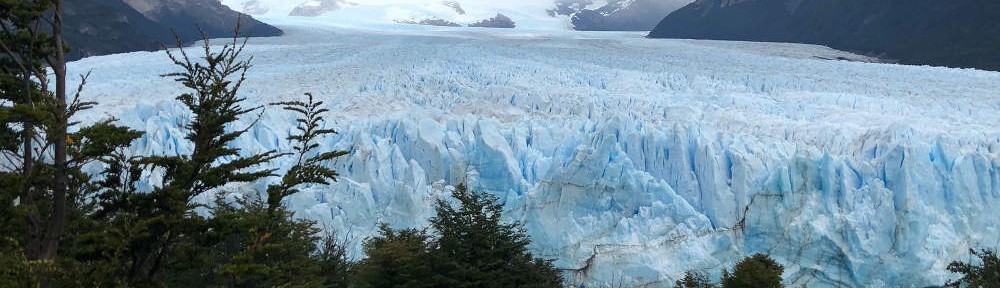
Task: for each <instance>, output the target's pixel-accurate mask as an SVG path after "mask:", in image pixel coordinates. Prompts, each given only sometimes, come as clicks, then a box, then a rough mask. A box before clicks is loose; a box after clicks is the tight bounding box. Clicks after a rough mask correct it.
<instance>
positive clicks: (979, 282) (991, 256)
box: [945, 249, 1000, 288]
mask: <svg viewBox="0 0 1000 288" xmlns="http://www.w3.org/2000/svg"><path fill="white" fill-rule="evenodd" d="M969 253H971V254H972V255H973V256H975V257H976V258H979V261H978V262H979V263H974V262H971V261H970V262H961V261H954V262H951V263H950V264H948V271H951V272H952V273H958V274H961V275H962V278H960V279H958V280H953V281H948V283H946V284H945V286H946V287H970V288H987V287H1000V259H998V258H997V252H996V250H986V249H983V250H979V251H976V250H969Z"/></svg>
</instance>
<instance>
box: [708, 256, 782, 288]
mask: <svg viewBox="0 0 1000 288" xmlns="http://www.w3.org/2000/svg"><path fill="white" fill-rule="evenodd" d="M784 271H785V267H784V266H781V264H778V262H777V261H774V259H771V257H770V256H767V255H764V254H760V253H757V254H754V255H753V256H750V257H746V258H743V261H740V263H737V264H736V266H735V267H733V273H732V274H730V273H729V271H727V270H722V287H723V288H779V287H784V286H782V284H781V273H784Z"/></svg>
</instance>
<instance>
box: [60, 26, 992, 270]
mask: <svg viewBox="0 0 1000 288" xmlns="http://www.w3.org/2000/svg"><path fill="white" fill-rule="evenodd" d="M296 21H301V20H296ZM295 23H299V24H294V25H293V24H286V25H281V27H282V28H284V29H285V30H286V31H287V32H288V33H287V34H286V35H285V36H282V37H280V38H273V39H271V38H263V39H251V45H250V47H248V50H247V51H248V52H249V53H253V54H254V57H255V58H254V59H255V61H256V62H255V64H256V65H255V66H254V70H253V71H252V73H251V74H249V75H248V76H249V77H250V78H249V79H248V81H247V82H246V84H245V86H244V87H243V93H244V94H243V95H245V96H247V97H249V98H250V101H251V102H253V103H267V102H275V101H279V100H289V99H292V98H294V97H297V96H298V95H301V93H303V92H313V93H314V94H316V95H320V96H322V97H323V99H324V100H325V101H327V103H328V105H330V107H331V108H333V113H334V114H333V115H332V116H333V119H335V121H334V123H331V125H332V126H333V127H334V128H336V129H337V130H339V132H340V134H338V135H336V136H335V137H333V138H331V139H329V140H328V141H326V142H324V143H322V147H323V148H324V149H328V150H333V149H342V150H349V151H351V153H350V155H349V156H347V157H344V158H342V159H339V160H337V161H335V162H333V163H329V164H330V165H331V166H332V167H333V168H335V169H336V170H337V171H338V172H340V173H341V174H342V175H343V177H342V178H341V179H340V181H339V182H337V183H335V184H333V185H331V186H311V187H306V189H304V192H302V193H299V194H296V195H294V196H292V197H290V199H289V201H288V204H289V205H290V206H291V207H292V208H293V209H294V210H295V211H297V213H298V214H297V215H299V216H301V217H306V218H310V219H315V220H318V221H320V222H321V223H322V225H323V227H326V228H329V229H337V230H338V231H340V232H341V233H349V235H351V236H352V237H355V238H356V239H360V238H363V237H365V236H368V235H371V233H373V232H374V231H375V227H376V223H378V222H387V223H390V224H391V225H393V226H396V227H415V226H418V225H423V224H426V220H427V219H428V217H430V216H431V215H432V214H433V203H434V201H435V200H436V199H439V198H440V197H445V196H446V195H447V191H448V189H449V187H450V186H453V185H456V184H458V183H468V184H469V185H470V186H471V187H473V188H475V189H479V190H483V191H486V192H489V193H492V194H495V195H498V196H499V197H500V198H501V200H502V201H504V203H505V207H506V209H507V211H506V214H505V215H507V216H508V217H509V219H510V220H514V221H521V222H523V223H525V226H526V228H527V229H528V231H529V233H530V234H531V236H532V239H533V240H534V242H533V244H532V248H533V249H535V251H537V252H538V254H539V255H541V256H544V257H552V258H558V260H557V261H556V262H555V263H556V265H557V266H558V267H559V268H561V269H564V271H566V276H567V279H568V281H569V282H570V283H572V284H573V285H578V284H586V285H587V287H600V286H602V285H615V284H618V283H626V284H628V286H642V285H645V286H664V285H666V286H669V285H670V284H671V283H672V282H673V280H674V279H676V278H678V277H681V276H682V275H683V273H684V272H685V271H688V270H700V271H705V272H708V273H710V274H714V275H713V276H714V277H718V275H717V274H718V273H719V271H720V270H721V269H722V268H723V267H729V266H730V265H732V264H733V263H734V262H735V261H737V260H738V259H740V257H742V256H744V255H748V254H751V253H757V252H761V253H769V254H771V255H772V256H773V257H774V258H775V259H777V260H778V261H779V262H780V263H782V264H784V265H785V267H786V270H785V271H786V272H785V275H784V276H785V277H784V278H785V279H786V283H785V284H787V285H789V286H791V287H862V286H874V287H879V286H884V287H911V286H919V287H923V286H928V285H940V284H942V283H944V281H945V280H946V279H947V278H949V277H952V276H953V275H950V274H948V273H947V272H946V270H945V266H946V264H947V263H948V262H949V261H951V260H955V259H965V257H966V256H965V255H966V254H965V253H966V251H967V249H968V248H970V247H990V246H991V245H996V243H1000V242H998V241H1000V239H998V235H1000V233H998V232H1000V231H997V227H998V225H997V224H998V223H997V222H998V221H1000V220H998V219H997V217H991V216H990V215H993V211H995V210H996V209H997V208H998V207H1000V176H998V175H1000V171H998V166H1000V163H998V156H1000V155H998V153H1000V152H998V149H1000V128H997V127H996V126H995V125H993V124H992V123H998V122H1000V113H998V112H1000V111H998V110H1000V108H998V107H1000V104H998V103H1000V95H998V94H997V93H996V91H997V90H998V89H1000V87H997V86H998V85H1000V84H998V83H1000V73H994V72H985V71H976V70H958V69H945V68H934V67H912V66H900V65H888V64H875V63H860V62H849V61H827V60H821V59H841V58H843V59H855V60H867V58H865V57H860V56H857V55H852V54H848V53H844V52H839V51H835V50H830V49H828V48H824V47H819V46H808V45H793V44H773V43H772V44H764V43H741V42H718V41H693V40H648V39H644V38H642V37H641V35H640V34H637V33H590V34H588V33H573V34H565V33H564V32H553V33H552V34H545V33H542V34H532V33H526V32H524V31H517V30H504V29H498V30H490V29H482V30H477V31H471V32H470V31H452V32H447V31H445V32H441V31H428V30H425V29H422V28H421V27H410V26H397V27H396V28H395V29H400V30H385V31H378V32H377V33H374V32H371V30H352V29H344V28H324V27H322V26H314V25H312V24H309V25H307V24H302V23H301V22H295ZM296 25H305V26H306V27H301V26H296ZM608 49H615V51H617V52H616V53H607V51H608ZM71 69H73V71H88V70H90V69H93V71H94V72H93V75H92V76H91V79H90V81H89V83H93V84H90V85H89V86H88V88H87V90H85V93H86V94H85V96H87V97H93V98H92V99H97V100H99V101H100V102H101V103H102V106H101V107H102V108H101V110H93V111H90V112H88V113H89V114H86V115H85V117H84V118H85V119H82V120H85V121H95V120H97V119H101V118H105V117H107V116H109V115H114V116H115V117H118V118H120V119H121V120H122V122H123V123H125V124H127V125H130V126H132V127H134V128H137V129H141V130H145V131H147V132H148V134H147V135H146V136H145V137H144V138H143V139H141V140H140V141H138V142H137V143H136V147H135V149H136V153H144V154H172V153H185V152H188V151H189V150H190V149H191V148H190V144H188V143H187V142H186V141H185V140H183V133H182V132H183V131H181V130H180V128H179V127H183V124H184V121H186V120H184V119H186V117H187V116H188V115H189V113H187V112H184V111H183V109H182V108H181V106H179V105H176V104H173V102H172V97H173V96H174V95H177V94H178V93H179V91H181V89H182V88H183V87H180V86H179V85H175V84H171V83H170V81H169V79H161V78H157V76H156V75H160V74H164V73H166V72H169V71H172V70H173V69H174V68H172V67H170V65H169V62H168V61H166V59H165V57H163V55H162V54H156V53H137V54H130V55H117V56H107V57H97V58H88V59H85V60H83V61H79V62H74V63H72V64H71ZM135 99H149V100H143V101H142V103H141V104H136V103H135V102H136V101H135ZM262 117H263V119H261V121H260V122H259V124H258V125H257V126H255V127H254V128H253V129H251V130H250V132H249V133H247V135H246V136H245V137H244V138H241V139H239V140H238V141H237V145H238V146H239V147H241V148H242V149H245V150H246V151H251V152H259V151H265V150H270V149H287V148H288V143H287V142H286V141H285V140H284V138H285V137H286V136H287V135H288V133H289V131H291V130H293V129H292V127H293V125H294V121H292V119H291V116H290V115H286V114H282V113H281V112H280V111H269V112H268V113H265V114H264V115H263V116H262ZM250 121H251V120H249V119H248V120H247V123H244V124H248V123H250ZM238 126H240V127H242V126H241V125H238ZM283 161H284V162H280V163H276V165H277V166H279V167H287V165H289V163H288V161H290V159H286V160H283ZM153 179H154V180H155V177H154V178H153ZM261 184H263V183H252V184H248V185H234V186H231V187H226V189H224V190H222V191H220V192H221V193H230V194H234V195H241V194H252V193H254V191H259V189H260V187H261V186H260V185H261ZM355 243H360V241H355ZM355 248H357V247H355ZM359 253H360V250H358V249H355V250H354V256H361V255H360V254H359Z"/></svg>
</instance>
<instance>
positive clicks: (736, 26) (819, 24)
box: [649, 0, 1000, 71]
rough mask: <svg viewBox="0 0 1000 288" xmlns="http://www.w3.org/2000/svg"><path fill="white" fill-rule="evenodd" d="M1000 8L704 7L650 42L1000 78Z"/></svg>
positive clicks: (875, 4)
mask: <svg viewBox="0 0 1000 288" xmlns="http://www.w3.org/2000/svg"><path fill="white" fill-rule="evenodd" d="M995 19H1000V2H996V1H988V0H957V1H935V0H878V1H864V0H844V1H828V0H739V1H735V0H699V1H697V2H695V3H692V4H690V5H688V6H685V7H684V8H681V9H679V10H677V11H675V12H673V13H671V14H670V15H668V16H667V17H665V18H664V19H663V21H661V22H660V23H659V24H658V25H657V27H656V28H654V29H653V31H651V32H650V34H649V37H651V38H691V39H713V40H738V41H764V42H791V43H806V44H818V45H825V46H829V47H832V48H834V49H840V50H845V51H850V52H855V53H859V54H865V55H869V56H876V57H879V58H883V59H887V60H891V61H893V62H898V63H902V64H916V65H934V66H947V67H960V68H977V69H985V70H993V71H1000V53H998V52H997V51H1000V24H998V23H997V22H996V21H995Z"/></svg>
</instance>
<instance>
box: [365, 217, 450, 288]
mask: <svg viewBox="0 0 1000 288" xmlns="http://www.w3.org/2000/svg"><path fill="white" fill-rule="evenodd" d="M429 241H430V237H429V236H428V235H427V233H426V231H424V230H416V229H403V230H394V229H392V228H390V227H389V226H388V225H386V224H384V223H383V224H380V225H379V235H378V236H375V237H372V238H369V239H368V240H366V241H365V243H364V251H365V255H367V256H368V258H366V259H364V260H362V261H361V263H360V264H359V268H358V275H357V278H358V284H359V286H360V287H379V288H383V287H414V288H418V287H447V286H443V285H439V284H438V283H435V281H436V279H435V277H434V275H433V273H434V271H433V268H432V263H431V261H432V260H431V253H432V252H431V247H429Z"/></svg>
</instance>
